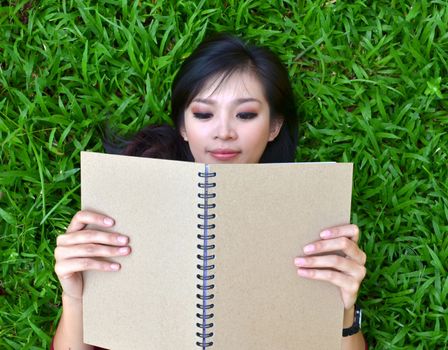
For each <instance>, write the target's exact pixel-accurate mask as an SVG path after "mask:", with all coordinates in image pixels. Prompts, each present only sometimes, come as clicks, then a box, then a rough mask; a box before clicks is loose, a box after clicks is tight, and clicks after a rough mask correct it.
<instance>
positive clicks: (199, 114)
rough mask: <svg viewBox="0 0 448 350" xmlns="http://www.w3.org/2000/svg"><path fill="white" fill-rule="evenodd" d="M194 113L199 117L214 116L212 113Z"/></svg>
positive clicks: (207, 117)
mask: <svg viewBox="0 0 448 350" xmlns="http://www.w3.org/2000/svg"><path fill="white" fill-rule="evenodd" d="M193 115H194V116H195V118H198V119H209V118H211V117H212V116H213V114H211V113H193Z"/></svg>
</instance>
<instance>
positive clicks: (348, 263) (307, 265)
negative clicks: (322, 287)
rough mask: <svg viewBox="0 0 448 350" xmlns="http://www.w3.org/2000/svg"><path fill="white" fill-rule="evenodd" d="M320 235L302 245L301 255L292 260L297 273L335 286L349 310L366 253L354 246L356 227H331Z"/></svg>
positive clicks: (356, 290) (362, 269)
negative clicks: (318, 238) (314, 240)
mask: <svg viewBox="0 0 448 350" xmlns="http://www.w3.org/2000/svg"><path fill="white" fill-rule="evenodd" d="M320 237H321V238H322V239H321V240H319V241H316V242H313V243H311V244H308V245H307V246H305V247H304V249H303V251H304V254H305V256H301V257H297V258H296V259H295V260H294V263H295V265H296V266H297V267H298V270H297V273H298V275H299V276H302V277H305V278H309V279H316V280H322V281H328V282H330V283H332V284H334V285H336V286H338V287H339V289H340V291H341V297H342V301H343V303H344V308H345V309H346V310H349V309H351V308H352V307H353V305H354V304H355V302H356V298H357V295H358V290H359V286H360V285H361V282H362V280H363V279H364V277H365V275H366V268H365V266H364V264H365V263H366V254H365V253H364V252H363V251H362V250H361V249H360V248H359V247H358V238H359V228H358V226H356V225H343V226H337V227H332V228H328V229H326V230H324V231H322V232H321V234H320ZM339 253H342V254H343V255H344V256H341V255H339ZM316 254H318V255H317V256H316ZM320 254H327V255H320Z"/></svg>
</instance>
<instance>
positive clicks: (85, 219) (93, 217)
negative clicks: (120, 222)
mask: <svg viewBox="0 0 448 350" xmlns="http://www.w3.org/2000/svg"><path fill="white" fill-rule="evenodd" d="M88 224H94V225H99V226H102V227H111V226H113V225H114V224H115V222H114V220H113V219H112V218H110V217H108V216H106V215H102V214H98V213H94V212H92V211H88V210H80V211H78V212H77V213H76V214H75V216H73V218H72V221H71V222H70V225H69V226H68V228H67V233H71V232H76V231H79V230H82V229H84V228H85V227H86V225H88Z"/></svg>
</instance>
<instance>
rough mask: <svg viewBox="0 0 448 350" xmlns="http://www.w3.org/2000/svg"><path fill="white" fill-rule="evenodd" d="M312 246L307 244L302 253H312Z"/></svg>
mask: <svg viewBox="0 0 448 350" xmlns="http://www.w3.org/2000/svg"><path fill="white" fill-rule="evenodd" d="M314 249H315V248H314V245H312V244H309V245H306V246H305V247H304V248H303V251H304V252H305V253H311V252H313V251H314Z"/></svg>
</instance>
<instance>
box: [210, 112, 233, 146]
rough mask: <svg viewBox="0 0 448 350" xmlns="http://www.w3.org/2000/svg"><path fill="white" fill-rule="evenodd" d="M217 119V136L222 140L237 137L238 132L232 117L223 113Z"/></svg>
mask: <svg viewBox="0 0 448 350" xmlns="http://www.w3.org/2000/svg"><path fill="white" fill-rule="evenodd" d="M216 121H217V122H216V123H217V125H216V129H215V138H217V139H221V140H232V139H236V137H237V133H236V130H235V125H234V123H233V122H232V120H231V117H229V116H227V115H221V116H219V118H216Z"/></svg>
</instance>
